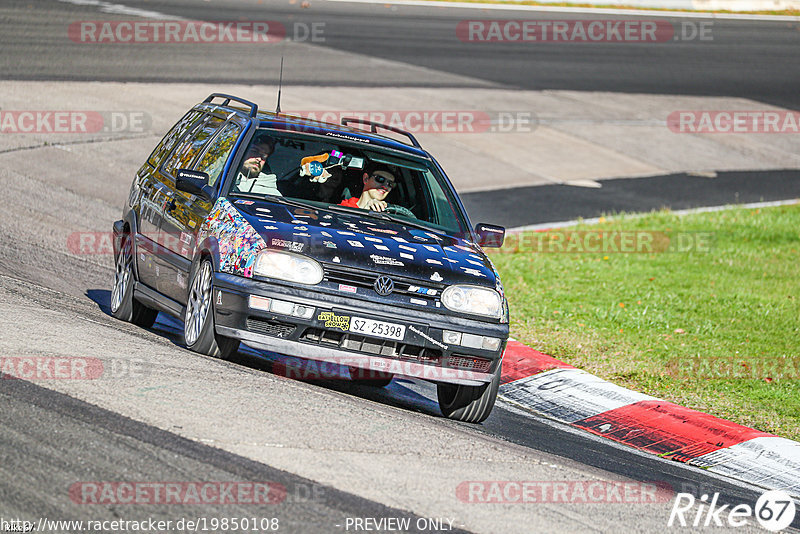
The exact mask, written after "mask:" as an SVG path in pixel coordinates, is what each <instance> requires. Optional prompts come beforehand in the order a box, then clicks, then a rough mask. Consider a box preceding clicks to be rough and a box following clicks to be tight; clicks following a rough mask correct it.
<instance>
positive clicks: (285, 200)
mask: <svg viewBox="0 0 800 534" xmlns="http://www.w3.org/2000/svg"><path fill="white" fill-rule="evenodd" d="M232 196H236V197H245V198H252V199H257V200H268V201H270V202H279V203H281V204H286V205H287V206H294V207H295V208H303V209H304V210H307V209H313V210H317V209H319V208H317V207H315V206H312V205H311V204H304V203H302V202H298V201H297V200H294V199H291V198H286V197H282V196H279V195H267V194H262V195H259V194H257V193H246V192H241V193H234V194H233V195H232Z"/></svg>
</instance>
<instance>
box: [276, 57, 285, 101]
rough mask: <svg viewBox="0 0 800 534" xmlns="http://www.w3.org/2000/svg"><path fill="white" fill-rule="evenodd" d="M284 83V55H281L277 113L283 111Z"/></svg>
mask: <svg viewBox="0 0 800 534" xmlns="http://www.w3.org/2000/svg"><path fill="white" fill-rule="evenodd" d="M282 85H283V55H281V74H280V77H279V78H278V105H277V106H276V107H275V113H276V114H278V113H280V112H281V86H282Z"/></svg>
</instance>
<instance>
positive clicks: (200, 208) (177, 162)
mask: <svg viewBox="0 0 800 534" xmlns="http://www.w3.org/2000/svg"><path fill="white" fill-rule="evenodd" d="M241 130H242V128H241V127H240V126H238V125H237V124H236V123H235V122H234V121H226V117H223V116H217V115H211V116H209V117H208V118H207V119H206V120H205V121H204V122H203V123H202V124H201V125H200V126H199V127H198V128H197V129H196V130H195V132H194V135H193V136H192V137H191V139H190V140H188V141H187V142H186V143H185V144H184V146H182V147H180V148H179V149H178V150H176V152H175V154H174V155H173V157H172V158H170V160H169V161H168V162H167V163H166V164H165V165H164V166H163V167H162V177H163V180H164V182H165V183H168V185H169V187H170V192H171V193H172V194H171V196H170V197H169V199H168V201H167V202H166V203H165V204H164V209H163V216H162V218H161V227H160V234H161V235H162V236H163V239H164V243H163V245H164V248H165V249H166V250H165V251H164V255H163V258H161V265H160V267H161V268H162V269H163V270H164V272H163V274H162V276H161V278H160V280H159V291H161V292H162V293H164V294H165V295H167V296H168V297H170V298H171V299H173V300H175V301H177V302H180V303H183V302H184V300H185V297H186V291H187V287H188V277H189V270H190V268H191V261H192V256H193V254H194V247H195V246H196V239H197V232H198V231H199V230H200V226H201V225H202V223H203V220H205V218H206V216H207V215H208V212H209V211H210V210H211V207H212V204H211V202H209V201H207V200H203V199H202V198H199V197H197V196H195V195H192V194H189V193H186V192H183V191H178V190H177V188H176V187H175V175H176V172H177V171H178V170H179V169H191V168H193V167H195V163H197V164H198V165H200V164H202V167H203V168H202V169H198V170H203V171H204V172H206V171H211V172H213V173H215V175H214V176H213V177H210V178H213V182H212V183H211V184H210V185H216V182H217V180H218V179H219V178H220V175H221V173H222V167H221V165H222V166H224V164H225V161H226V160H227V158H228V156H230V153H231V152H232V150H233V147H234V146H235V144H236V140H237V139H238V137H239V135H240V134H241ZM204 169H205V170H204Z"/></svg>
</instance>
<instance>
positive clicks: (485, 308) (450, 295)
mask: <svg viewBox="0 0 800 534" xmlns="http://www.w3.org/2000/svg"><path fill="white" fill-rule="evenodd" d="M442 304H444V306H445V307H446V308H447V309H449V310H453V311H454V312H461V313H474V314H476V315H485V316H487V317H498V318H499V317H500V312H501V311H502V299H501V298H500V294H499V293H498V292H497V291H495V290H493V289H489V288H486V287H478V286H466V285H461V286H450V287H448V288H447V289H445V290H444V291H443V292H442Z"/></svg>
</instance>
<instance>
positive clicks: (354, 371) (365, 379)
mask: <svg viewBox="0 0 800 534" xmlns="http://www.w3.org/2000/svg"><path fill="white" fill-rule="evenodd" d="M347 369H348V370H349V371H350V382H352V383H353V384H358V385H359V386H372V387H375V388H385V387H386V386H388V385H389V384H390V383H391V382H392V379H393V378H394V375H393V374H392V373H383V372H381V371H370V370H369V369H361V368H360V367H348V368H347Z"/></svg>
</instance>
